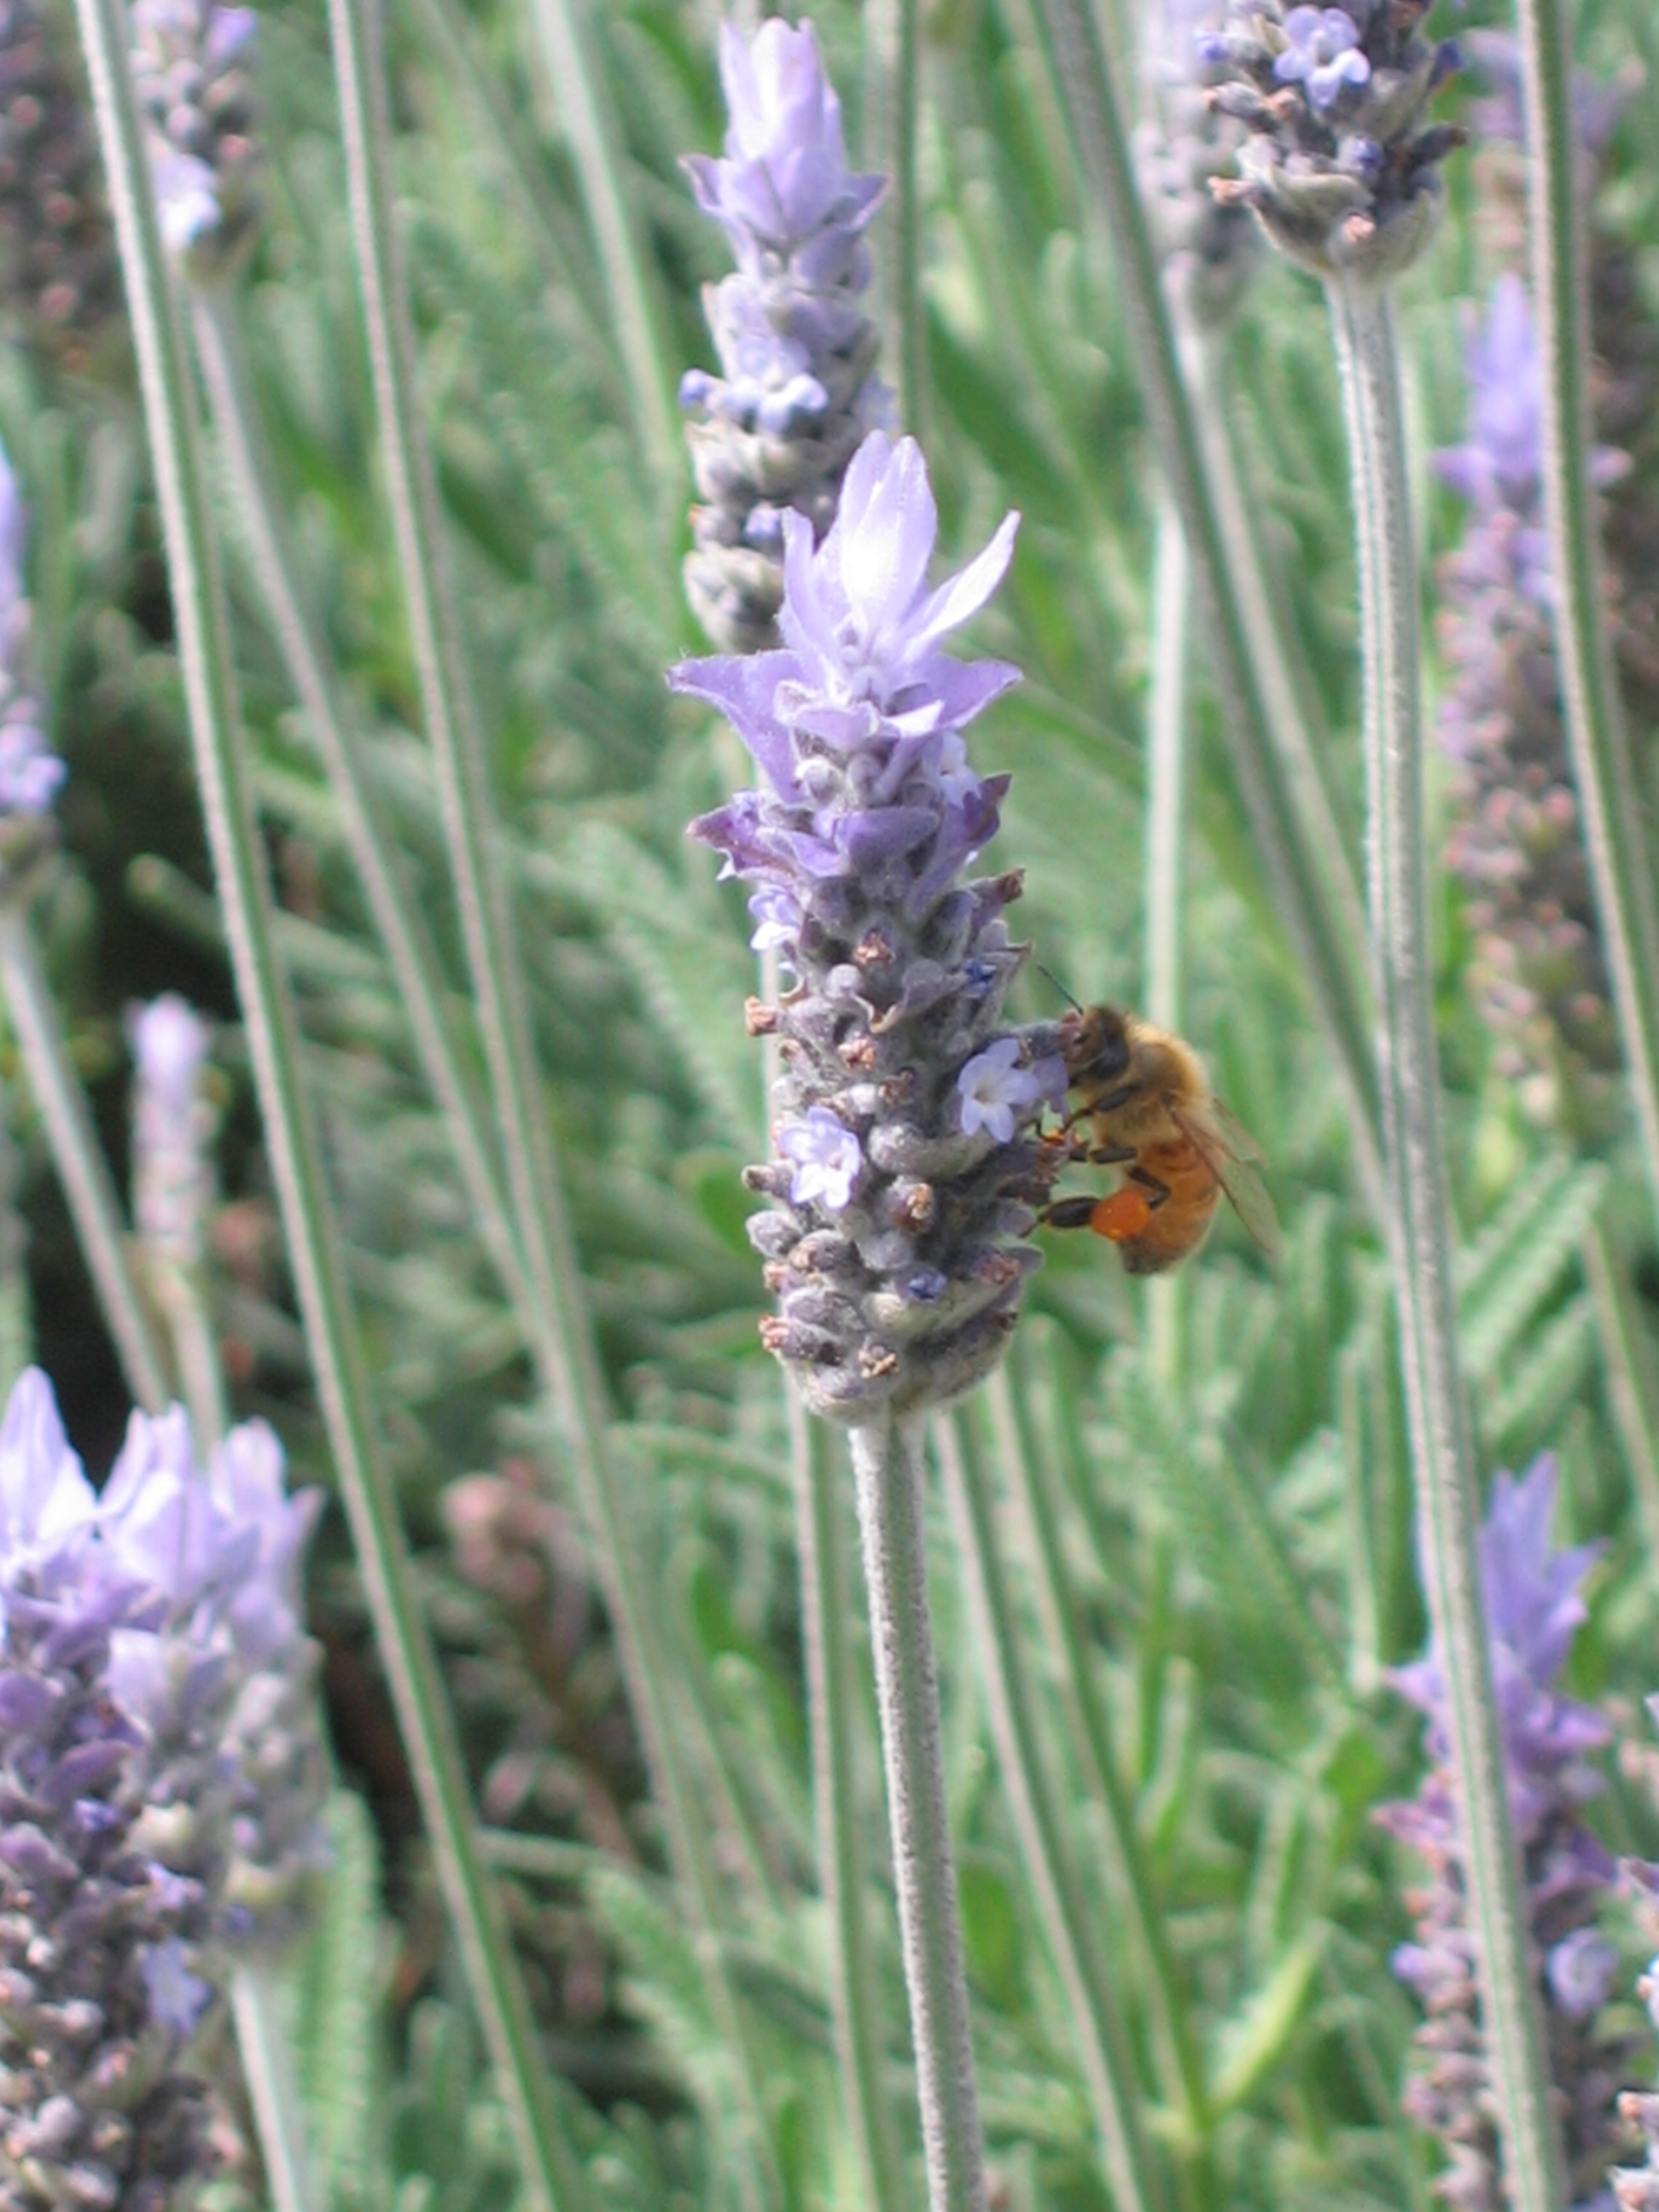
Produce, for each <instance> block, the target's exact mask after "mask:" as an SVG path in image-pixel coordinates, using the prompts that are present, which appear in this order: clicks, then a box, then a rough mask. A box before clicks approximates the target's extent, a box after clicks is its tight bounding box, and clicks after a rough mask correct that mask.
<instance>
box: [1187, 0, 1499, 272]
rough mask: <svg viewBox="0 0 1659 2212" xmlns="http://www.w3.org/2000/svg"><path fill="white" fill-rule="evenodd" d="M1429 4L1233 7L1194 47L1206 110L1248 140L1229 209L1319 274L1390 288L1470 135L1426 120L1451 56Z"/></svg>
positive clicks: (1256, 0)
mask: <svg viewBox="0 0 1659 2212" xmlns="http://www.w3.org/2000/svg"><path fill="white" fill-rule="evenodd" d="M1430 4H1431V0H1342V3H1341V5H1340V6H1337V7H1320V8H1316V7H1292V8H1290V9H1286V8H1285V6H1284V4H1283V0H1227V14H1226V19H1225V23H1224V25H1223V27H1222V28H1221V29H1220V30H1219V31H1218V32H1215V33H1212V34H1211V35H1209V36H1208V37H1206V38H1205V39H1203V40H1201V41H1200V53H1201V56H1202V58H1203V59H1204V61H1205V63H1206V64H1207V66H1208V67H1209V69H1210V70H1211V71H1212V91H1211V95H1210V97H1211V100H1212V103H1213V104H1214V106H1216V107H1217V109H1218V111H1219V112H1221V113H1222V114H1224V115H1230V116H1232V117H1233V118H1236V119H1237V121H1238V122H1239V123H1242V124H1243V126H1244V128H1245V130H1246V131H1247V132H1248V134H1249V136H1248V137H1247V138H1246V141H1245V143H1244V146H1243V150H1242V151H1241V153H1240V155H1239V160H1238V167H1239V175H1238V177H1237V179H1233V180H1220V179H1218V181H1217V184H1216V186H1215V190H1216V192H1217V196H1218V197H1219V198H1221V199H1223V200H1224V201H1231V202H1234V203H1237V204H1243V205H1244V206H1246V207H1249V208H1251V209H1253V210H1255V215H1256V216H1257V219H1258V220H1259V221H1260V222H1261V227H1262V228H1263V229H1264V230H1265V231H1266V232H1267V235H1268V237H1269V238H1270V239H1271V240H1273V244H1274V245H1275V246H1278V247H1279V251H1280V252H1282V253H1285V254H1286V255H1288V256H1289V258H1291V260H1292V261H1294V262H1296V263H1297V264H1299V265H1300V266H1301V267H1302V268H1304V269H1308V270H1312V272H1313V273H1314V274H1315V275H1316V276H1351V277H1355V278H1358V279H1359V280H1360V281H1362V282H1365V283H1386V282H1388V280H1389V278H1391V277H1393V276H1398V275H1399V273H1400V271H1401V270H1402V269H1406V268H1407V267H1409V266H1410V264H1412V263H1413V261H1415V260H1416V259H1417V258H1418V256H1419V254H1420V253H1421V252H1422V251H1423V248H1424V246H1425V245H1426V244H1427V242H1428V240H1429V237H1430V234H1431V232H1432V230H1433V228H1434V224H1435V222H1436V219H1437V216H1438V214H1439V210H1440V204H1441V201H1442V198H1443V189H1444V188H1443V183H1442V179H1441V176H1440V164H1441V162H1442V161H1443V160H1444V159H1445V156H1446V155H1448V154H1449V152H1450V151H1451V149H1452V148H1453V147H1454V146H1456V145H1458V144H1460V143H1462V132H1461V131H1458V130H1456V129H1455V128H1454V127H1452V126H1450V125H1431V124H1429V123H1428V122H1427V121H1426V116H1427V111H1428V105H1429V101H1430V99H1431V96H1432V94H1433V93H1434V91H1435V89H1436V88H1437V86H1438V85H1439V84H1440V83H1441V82H1443V79H1444V78H1445V76H1447V75H1448V74H1449V71H1450V70H1452V69H1453V68H1455V66H1456V49H1455V47H1454V46H1451V45H1450V43H1449V42H1445V43H1443V44H1441V45H1438V46H1435V45H1432V44H1431V43H1430V42H1429V41H1428V40H1425V39H1424V38H1423V37H1422V36H1421V35H1420V31H1419V26H1420V24H1421V22H1422V20H1423V18H1424V16H1425V15H1427V13H1428V11H1429V6H1430Z"/></svg>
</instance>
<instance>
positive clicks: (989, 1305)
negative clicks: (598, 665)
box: [669, 431, 1065, 1422]
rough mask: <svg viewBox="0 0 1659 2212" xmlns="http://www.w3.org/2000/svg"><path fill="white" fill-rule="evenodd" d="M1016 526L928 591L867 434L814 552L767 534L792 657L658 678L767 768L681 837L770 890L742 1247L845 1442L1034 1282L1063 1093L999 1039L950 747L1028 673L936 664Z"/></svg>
mask: <svg viewBox="0 0 1659 2212" xmlns="http://www.w3.org/2000/svg"><path fill="white" fill-rule="evenodd" d="M1017 521H1018V517H1017V516H1014V515H1012V514H1011V515H1010V516H1008V517H1007V519H1006V520H1005V521H1004V523H1003V525H1002V526H1001V528H1000V530H999V531H998V532H997V534H996V537H995V538H994V540H993V541H992V543H991V544H989V545H988V546H987V548H986V549H985V550H984V551H983V552H982V553H981V555H980V556H979V557H978V558H977V560H975V561H974V562H970V563H969V566H968V568H965V569H963V572H962V574H960V575H958V576H957V577H956V578H955V579H954V580H952V581H951V582H950V583H948V584H945V585H944V586H941V587H940V588H939V590H937V591H934V592H929V590H928V589H927V565H928V562H929V559H930V556H932V553H933V541H934V538H935V536H936V534H937V529H938V518H937V514H936V513H935V510H934V506H933V493H932V490H931V489H930V488H929V485H928V482H927V466H926V464H925V463H924V461H923V460H922V457H921V452H920V450H919V448H918V447H917V446H916V445H915V441H914V440H912V439H908V438H907V439H904V440H902V441H901V442H900V443H899V444H898V445H897V446H894V445H893V444H892V443H891V442H890V441H889V439H888V437H887V436H886V435H885V433H884V432H882V431H877V432H875V433H873V434H872V435H871V437H870V438H868V439H867V440H866V442H865V443H864V445H863V446H861V447H860V449H859V452H858V453H857V455H856V456H855V457H854V461H853V464H852V466H851V467H850V468H849V469H848V472H847V480H846V483H845V485H844V486H843V488H842V500H841V507H840V511H839V513H838V514H837V516H836V521H835V523H834V525H833V526H832V527H831V529H830V531H829V535H828V537H826V538H825V539H824V540H823V544H822V545H820V546H817V547H816V548H815V547H814V544H813V532H812V528H811V524H810V523H809V522H807V521H806V520H805V518H804V517H802V516H800V515H798V514H793V513H791V514H788V515H786V517H785V518H784V547H785V552H784V571H785V592H784V602H783V609H782V616H781V627H782V630H783V636H784V641H785V643H784V649H783V650H782V651H780V652H776V653H760V654H757V655H756V656H754V657H752V658H749V659H739V658H730V659H726V658H720V659H708V660H692V661H684V662H682V663H681V664H680V665H679V666H678V668H676V669H674V670H673V671H671V675H670V677H669V682H670V684H671V685H672V687H673V688H674V689H675V690H678V691H684V692H689V693H690V694H691V695H692V696H695V697H697V698H702V699H707V700H709V701H710V702H713V704H714V705H715V706H717V707H718V708H720V710H721V712H722V713H723V714H725V715H726V717H727V719H728V720H730V721H731V723H732V726H733V728H734V729H735V730H736V731H737V732H738V736H739V737H740V738H742V739H743V742H744V744H745V745H746V746H747V747H748V749H749V750H750V753H751V754H752V756H753V757H754V759H755V762H756V764H757V767H758V769H760V772H761V775H760V784H759V787H758V789H756V790H753V791H743V792H739V793H738V794H737V795H736V797H735V798H733V799H732V800H731V801H730V803H729V804H728V805H726V806H723V807H721V808H720V810H719V811H718V812H716V813H714V814H710V815H706V816H705V817H703V818H702V820H701V821H699V822H696V823H693V824H692V825H691V834H692V835H693V836H696V837H700V838H702V840H703V841H704V842H706V843H708V844H711V845H714V846H715V847H716V848H718V849H719V850H720V852H722V853H724V854H725V855H726V867H725V870H724V873H726V875H732V876H738V877H740V878H743V879H744V881H746V882H749V883H753V884H758V885H759V886H760V888H759V890H757V892H756V894H755V896H754V897H753V898H752V899H751V900H750V911H751V912H752V913H753V915H755V918H756V920H757V923H758V925H759V927H758V928H757V933H756V939H755V941H756V942H757V944H763V945H769V946H772V947H774V948H775V950H776V951H777V953H778V956H779V960H780V963H781V966H782V967H783V969H786V970H787V972H788V973H789V974H790V975H793V977H794V978H795V981H794V985H793V988H791V989H790V990H788V991H787V993H786V994H784V997H783V1000H782V1002H781V1005H780V1006H776V1007H765V1008H755V1009H751V1016H750V1024H751V1027H754V1028H757V1029H759V1030H765V1031H767V1032H769V1033H770V1034H774V1035H776V1036H778V1037H780V1038H781V1047H780V1057H781V1066H782V1073H781V1078H780V1079H779V1081H778V1083H777V1085H776V1086H775V1104H776V1107H777V1120H776V1122H775V1127H774V1145H775V1153H774V1158H773V1160H772V1162H771V1163H770V1164H768V1165H766V1166H763V1167H759V1168H755V1169H751V1170H750V1174H749V1182H750V1187H751V1188H754V1189H757V1190H759V1191H762V1192H763V1193H764V1194H766V1196H767V1197H768V1198H769V1200H771V1205H770V1206H769V1208H768V1210H767V1211H765V1212H763V1213H761V1214H759V1215H758V1216H757V1217H756V1218H755V1219H754V1220H753V1221H751V1223H750V1235H751V1237H752V1240H753V1242H754V1243H755V1244H756V1246H757V1249H759V1250H760V1251H761V1252H762V1253H763V1255H765V1256H766V1258H767V1260H768V1261H769V1267H768V1268H767V1279H768V1281H769V1283H770V1284H771V1285H772V1286H773V1287H774V1288H775V1291H777V1293H778V1297H779V1303H780V1311H779V1314H778V1316H777V1317H776V1318H775V1320H771V1321H769V1322H766V1323H764V1324H763V1338H764V1340H765V1342H766V1344H767V1345H768V1346H769V1349H770V1350H772V1351H774V1352H776V1353H777V1354H778V1356H779V1357H780V1358H782V1359H783V1360H784V1361H785V1363H786V1364H787V1365H788V1366H789V1368H790V1369H791V1370H792V1372H793V1375H794V1376H795V1378H796V1380H797V1382H798V1383H799V1386H800V1388H801V1390H802V1393H803V1395H804V1396H805V1400H806V1402H807V1403H808V1404H809V1405H810V1406H811V1407H813V1408H814V1409H815V1410H816V1411H817V1412H819V1413H825V1414H828V1415H829V1416H831V1417H832V1418H834V1419H841V1420H844V1421H848V1422H859V1421H862V1420H866V1419H868V1418H869V1417H870V1416H871V1414H872V1413H873V1412H874V1411H875V1410H877V1409H878V1408H880V1407H890V1408H891V1409H892V1410H893V1411H895V1412H901V1413H908V1412H910V1411H913V1410H915V1409H918V1408H921V1407H927V1406H933V1405H938V1404H940V1403H943V1402H944V1401H946V1400H948V1399H950V1398H952V1397H955V1396H956V1395H958V1394H959V1393H960V1392H962V1391H963V1390H965V1389H968V1388H969V1386H970V1385H971V1384H973V1383H975V1382H977V1381H978V1380H979V1378H980V1376H981V1375H982V1374H984V1373H985V1372H986V1371H987V1369H988V1368H989V1367H991V1366H992V1365H993V1364H994V1362H995V1360H996V1358H997V1357H998V1355H999V1353H1000V1349H1001V1346H1002V1345H1003V1343H1004V1341H1005V1340H1006V1337H1007V1334H1008V1332H1009V1330H1010V1329H1011V1328H1012V1326H1013V1323H1014V1318H1015V1314H1016V1310H1017V1308H1018V1301H1019V1295H1020V1289H1021V1285H1023V1283H1024V1279H1025V1277H1026V1275H1027V1274H1028V1273H1030V1271H1031V1269H1032V1268H1033V1267H1036V1264H1037V1255H1036V1252H1035V1251H1034V1250H1032V1249H1031V1248H1030V1246H1029V1245H1028V1244H1026V1243H1024V1242H1022V1241H1021V1240H1022V1239H1024V1237H1026V1236H1027V1234H1028V1233H1029V1231H1030V1228H1031V1225H1032V1221H1033V1212H1032V1208H1033V1206H1034V1204H1035V1203H1036V1201H1037V1200H1039V1199H1040V1198H1041V1196H1042V1191H1043V1189H1044V1188H1045V1186H1046V1177H1047V1174H1048V1148H1046V1147H1045V1146H1043V1145H1042V1143H1041V1142H1040V1141H1039V1139H1037V1138H1036V1135H1035V1126H1036V1121H1037V1120H1038V1117H1039V1115H1040V1113H1041V1110H1042V1103H1043V1101H1044V1099H1045V1098H1052V1097H1055V1096H1056V1095H1058V1094H1059V1093H1060V1092H1063V1091H1064V1087H1065V1073H1064V1069H1063V1067H1062V1066H1061V1065H1060V1061H1059V1060H1058V1059H1057V1058H1056V1057H1054V1053H1055V1039H1054V1034H1053V1033H1052V1032H1051V1031H1050V1032H1042V1033H1036V1034H1028V1035H1025V1036H1013V1035H1012V1034H1010V1033H1008V1032H1006V1031H1005V1030H1002V1029H1001V1028H1000V1019H1001V1006H1002V999H1003V994H1004V992H1005V991H1006V987H1007V985H1008V983H1009V981H1010V980H1011V978H1012V976H1013V975H1014V974H1015V972H1016V971H1017V969H1018V967H1019V965H1020V963H1021V961H1022V959H1023V958H1024V951H1023V949H1022V948H1020V947H1018V946H1015V945H1011V944H1010V942H1009V940H1008V934H1007V930H1006V926H1005V924H1004V922H1003V920H1002V913H1003V908H1005V907H1006V905H1007V904H1008V902H1009V901H1010V900H1011V899H1012V898H1013V897H1015V896H1017V895H1018V879H1017V878H1007V877H1004V878H976V879H969V880H966V881H964V880H963V872H964V870H965V869H966V868H967V867H969V866H970V865H971V863H972V862H973V861H974V860H976V859H977V857H978V855H979V854H980V853H981V851H982V849H983V848H984V847H985V846H986V844H987V843H988V842H989V840H990V839H991V837H992V836H993V835H994V833H995V830H996V827H997V815H998V807H999V805H1000V801H1001V799H1002V795H1003V793H1004V792H1005V790H1006V787H1007V778H1006V776H993V777H990V778H987V779H986V780H983V781H981V778H980V777H979V776H977V775H975V773H974V771H973V770H972V769H970V768H969V765H968V760H967V751H966V747H965V745H964V744H963V735H962V732H963V730H964V728H965V727H966V726H967V725H968V723H969V722H970V721H971V720H973V719H974V717H975V715H976V714H980V713H981V711H982V710H983V709H984V708H986V707H987V706H989V704H990V703H991V702H992V701H993V700H994V699H995V698H996V697H998V696H999V695H1000V693H1001V692H1003V691H1005V690H1006V689H1007V688H1008V686H1009V685H1010V684H1012V683H1013V682H1015V681H1016V680H1017V677H1018V671H1016V670H1015V669H1013V668H1011V667H1008V666H1006V665H1005V664H1003V663H1001V662H1000V661H980V662H977V663H975V664H973V665H964V664H963V663H962V662H960V661H957V660H953V659H950V658H948V657H947V656H946V655H945V653H944V652H943V651H942V650H941V649H940V647H941V644H942V641H943V640H944V638H945V636H946V635H947V634H948V633H949V632H950V631H951V630H953V629H957V628H959V627H960V625H961V624H962V623H964V622H966V621H967V620H968V619H969V617H970V616H972V615H973V614H975V612H976V611H978V610H979V608H980V607H981V606H982V605H984V604H985V601H986V600H987V599H988V598H989V597H990V595H991V593H992V592H994V590H995V588H996V586H997V584H998V583H999V582H1000V580H1001V577H1002V574H1003V572H1004V570H1005V569H1006V567H1007V565H1008V562H1009V559H1010V557H1011V556H1012V549H1013V534H1014V528H1015V525H1016V523H1017Z"/></svg>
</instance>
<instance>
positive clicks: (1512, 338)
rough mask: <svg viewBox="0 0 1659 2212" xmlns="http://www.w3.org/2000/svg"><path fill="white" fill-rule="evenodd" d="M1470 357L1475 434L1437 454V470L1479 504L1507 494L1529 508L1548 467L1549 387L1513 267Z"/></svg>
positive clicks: (1476, 329) (1473, 335) (1467, 350)
mask: <svg viewBox="0 0 1659 2212" xmlns="http://www.w3.org/2000/svg"><path fill="white" fill-rule="evenodd" d="M1463 359H1464V362H1465V365H1466V367H1467V368H1468V380H1469V430H1468V441H1467V442H1466V443H1465V444H1463V445H1461V446H1452V447H1448V448H1447V449H1446V450H1445V451H1444V452H1443V453H1437V454H1436V455H1435V461H1434V465H1435V468H1436V471H1437V473H1438V474H1439V475H1440V476H1441V477H1443V479H1444V480H1445V482H1446V483H1449V484H1450V485H1451V487H1452V489H1454V490H1455V491H1458V492H1461V493H1462V495H1463V497H1464V498H1465V499H1467V500H1469V501H1474V502H1475V503H1476V504H1478V505H1480V506H1483V507H1484V506H1488V505H1491V504H1492V503H1494V502H1496V501H1499V500H1501V501H1504V504H1505V505H1507V506H1509V507H1513V508H1515V509H1516V512H1517V513H1531V512H1532V511H1533V510H1534V507H1535V506H1536V503H1537V500H1538V495H1539V483H1540V479H1541V476H1542V473H1543V467H1544V416H1543V388H1542V385H1541V381H1540V377H1539V366H1538V328H1537V325H1536V323H1535V321H1534V318H1533V312H1532V303H1531V301H1529V300H1528V297H1527V288H1526V286H1525V285H1524V284H1523V283H1522V281H1521V279H1520V277H1519V276H1516V275H1515V274H1514V273H1513V272H1512V271H1510V272H1508V273H1506V274H1505V275H1504V276H1500V277H1499V278H1498V282H1497V283H1496V284H1495V285H1494V286H1493V287H1492V304H1491V306H1490V307H1489V308H1488V310H1487V313H1486V320H1485V321H1484V322H1482V323H1478V324H1475V325H1473V326H1472V328H1471V330H1470V332H1469V337H1468V343H1467V344H1466V345H1465V347H1464V349H1463Z"/></svg>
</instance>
